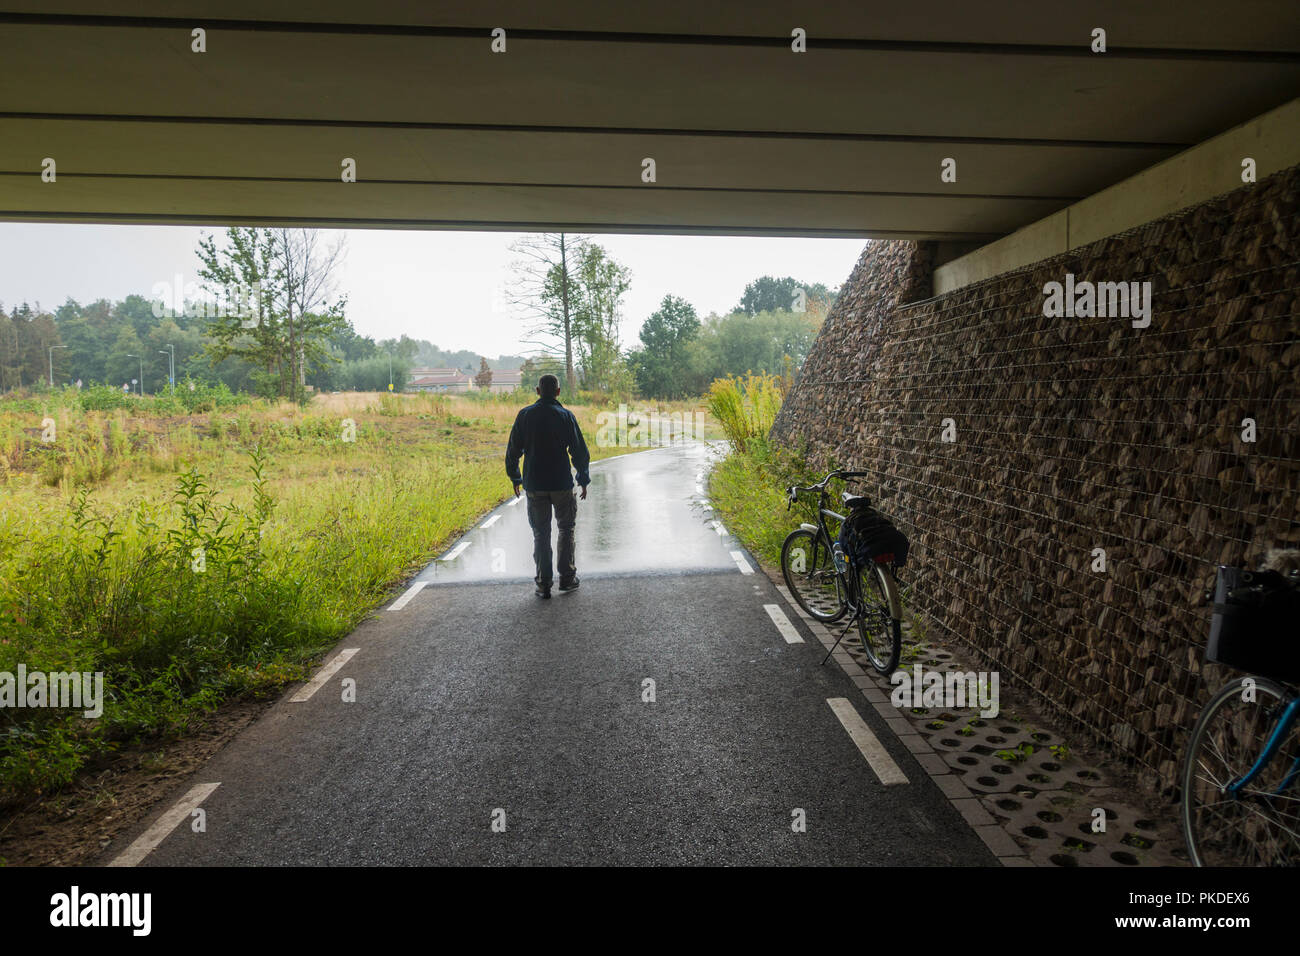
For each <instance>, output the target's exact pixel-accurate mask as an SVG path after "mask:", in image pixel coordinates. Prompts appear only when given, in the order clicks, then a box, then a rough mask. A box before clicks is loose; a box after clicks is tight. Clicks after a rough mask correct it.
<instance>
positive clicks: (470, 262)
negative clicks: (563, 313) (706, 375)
mask: <svg viewBox="0 0 1300 956" xmlns="http://www.w3.org/2000/svg"><path fill="white" fill-rule="evenodd" d="M204 231H211V232H217V233H221V232H224V230H223V229H221V228H214V229H211V230H204V229H200V228H194V227H189V226H114V225H80V224H77V225H70V224H68V225H65V224H50V223H0V303H2V304H3V305H4V308H5V310H6V311H8V310H10V309H12V308H13V306H15V305H17V304H20V303H22V302H24V301H26V302H29V303H31V304H32V305H33V306H35V304H36V303H37V302H39V303H40V305H41V307H42V308H44V309H47V310H49V311H53V310H54V309H56V308H58V306H60V305H62V304H63V303H64V301H66V300H67V298H68V297H69V296H71V297H72V298H74V299H76V300H77V301H78V302H80V303H82V304H83V305H85V304H87V303H90V302H93V301H94V300H95V299H100V298H107V299H112V300H114V301H116V300H119V299H123V298H125V297H126V296H127V295H130V294H131V293H136V294H139V295H143V296H145V297H151V290H152V288H153V286H154V284H155V283H159V282H167V283H173V282H174V276H175V274H176V273H178V272H179V273H181V274H182V275H183V277H184V279H183V281H185V282H191V281H195V282H196V281H197V280H198V275H197V268H198V259H197V258H196V257H195V255H194V250H195V248H196V247H197V244H198V239H199V236H200V235H201V234H202V233H203V232H204ZM332 236H333V234H332V233H330V234H329V236H328V238H331V239H332ZM347 236H348V239H347V245H348V254H347V259H346V261H345V263H344V266H343V270H342V272H341V275H340V281H339V291H341V292H346V293H348V310H347V314H348V318H349V319H351V321H352V325H353V327H354V328H355V329H356V330H357V332H358V333H360V334H361V335H368V336H371V337H372V338H374V339H375V340H379V339H383V338H395V337H397V336H400V335H402V334H403V333H405V334H406V335H409V336H411V337H412V338H417V339H427V340H429V341H431V342H433V343H434V344H435V345H437V346H439V347H440V348H444V349H450V350H455V349H470V350H473V351H476V352H479V353H481V354H485V355H487V356H489V357H491V358H496V357H497V356H498V355H501V354H527V353H528V352H531V351H534V349H531V348H528V347H527V346H525V345H524V344H523V342H522V340H523V339H524V338H526V336H525V334H524V331H525V328H526V323H525V322H523V321H522V320H520V319H519V318H516V317H514V316H512V315H511V314H510V313H509V312H508V311H505V310H504V309H505V307H504V305H503V302H502V297H501V291H500V290H502V289H503V288H504V287H505V285H506V283H507V281H508V279H509V275H510V264H511V262H512V261H514V259H515V258H516V257H515V256H513V255H512V254H511V253H510V252H509V249H508V247H509V245H510V244H511V243H512V242H514V241H515V240H516V239H517V238H519V236H518V234H516V233H504V232H416V231H409V230H402V231H384V230H376V229H351V230H347ZM592 239H593V240H594V241H595V242H597V243H599V244H600V245H603V246H604V247H605V248H606V250H608V252H609V253H610V255H612V256H613V257H614V259H616V260H617V261H618V262H620V263H622V264H623V265H625V266H627V267H628V268H629V269H631V271H632V285H631V288H630V289H629V290H628V293H627V295H626V296H625V297H624V299H623V345H624V347H628V346H632V345H635V344H636V343H637V333H638V331H639V330H640V328H641V323H642V322H643V321H645V319H646V317H647V316H648V315H649V314H650V313H651V312H653V311H654V310H655V309H656V308H657V307H658V305H659V302H660V300H661V299H662V298H663V297H664V295H666V294H668V293H672V294H674V295H679V296H682V297H683V298H685V299H686V300H687V301H688V302H690V303H691V304H692V305H694V306H695V309H696V311H697V312H698V313H699V315H700V317H701V318H703V317H704V316H706V315H708V314H709V313H710V312H719V313H725V312H727V311H729V310H730V309H731V308H732V307H733V306H735V304H736V303H737V302H738V301H740V296H741V294H742V293H743V292H744V289H745V285H746V284H747V283H749V282H751V281H752V280H754V279H756V278H758V277H759V276H762V275H773V276H778V277H779V276H787V275H789V276H794V277H795V278H796V279H799V280H800V281H803V282H809V283H812V282H822V283H825V284H826V285H827V286H831V287H834V286H837V285H839V284H840V283H842V282H843V281H844V280H845V279H847V278H848V275H849V271H850V270H851V269H852V268H853V264H854V263H855V262H856V261H857V258H858V256H859V254H860V253H861V252H862V248H863V246H864V244H865V242H864V240H861V239H774V238H754V237H719V236H632V235H597V236H593V237H592Z"/></svg>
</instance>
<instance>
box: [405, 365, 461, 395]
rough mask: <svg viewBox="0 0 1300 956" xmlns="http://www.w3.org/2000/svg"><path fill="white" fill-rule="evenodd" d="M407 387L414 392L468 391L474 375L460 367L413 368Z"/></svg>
mask: <svg viewBox="0 0 1300 956" xmlns="http://www.w3.org/2000/svg"><path fill="white" fill-rule="evenodd" d="M406 387H407V388H408V389H410V390H411V391H414V392H468V391H470V390H471V389H473V388H474V376H473V375H470V374H468V373H467V372H462V371H461V370H460V369H458V368H413V369H411V377H410V379H409V380H408V381H407V383H406Z"/></svg>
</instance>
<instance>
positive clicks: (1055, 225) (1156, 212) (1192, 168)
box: [934, 99, 1300, 295]
mask: <svg viewBox="0 0 1300 956" xmlns="http://www.w3.org/2000/svg"><path fill="white" fill-rule="evenodd" d="M1247 157H1249V158H1251V159H1254V160H1255V163H1256V178H1257V179H1263V178H1264V177H1265V176H1269V175H1272V174H1273V173H1276V172H1279V171H1280V170H1283V169H1288V168H1290V167H1291V166H1295V165H1297V164H1300V99H1295V100H1292V101H1291V102H1289V103H1284V104H1283V105H1282V106H1279V107H1278V108H1277V109H1274V110H1270V111H1269V112H1267V113H1265V114H1263V115H1262V116H1258V117H1256V118H1255V119H1253V120H1250V121H1249V122H1246V123H1242V124H1241V125H1240V126H1236V127H1234V128H1233V129H1230V130H1228V131H1227V132H1225V133H1222V134H1220V135H1218V136H1215V137H1214V138H1212V139H1209V140H1206V141H1205V142H1204V143H1200V144H1198V145H1196V146H1193V147H1192V148H1191V149H1187V150H1184V151H1183V152H1181V153H1179V154H1178V155H1176V156H1172V157H1170V158H1169V159H1167V160H1164V161H1163V162H1160V163H1157V164H1155V165H1154V166H1152V167H1151V168H1150V169H1146V170H1143V171H1142V172H1140V173H1138V174H1136V175H1134V176H1130V177H1129V178H1128V179H1125V180H1123V181H1122V182H1119V183H1116V184H1115V185H1114V186H1110V187H1108V188H1106V189H1103V190H1101V191H1100V192H1098V193H1096V194H1095V195H1092V196H1089V197H1087V198H1086V199H1082V200H1080V201H1079V202H1076V203H1074V204H1073V205H1070V206H1067V207H1066V208H1065V209H1062V210H1060V211H1058V212H1054V213H1052V214H1051V215H1050V216H1047V217H1046V218H1043V219H1040V220H1038V221H1037V222H1033V223H1031V224H1029V225H1028V226H1025V227H1024V228H1022V229H1018V230H1016V231H1015V232H1013V233H1012V234H1011V235H1009V236H1005V237H1003V238H1002V239H998V240H996V241H994V242H991V243H989V244H988V245H986V246H982V247H981V248H979V249H977V250H975V251H974V252H971V253H969V254H967V255H964V256H961V257H959V258H957V259H954V260H953V261H951V262H948V263H946V264H944V265H942V266H939V267H938V268H937V269H935V271H934V294H935V295H943V294H944V293H945V292H951V291H953V290H954V289H960V288H961V287H962V286H967V285H970V284H972V283H975V282H981V281H983V280H984V279H989V278H992V277H993V276H996V275H1001V274H1002V273H1004V272H1010V271H1012V270H1014V269H1019V268H1021V267H1022V266H1027V265H1030V264H1032V263H1035V262H1039V261H1041V260H1043V259H1050V258H1051V257H1052V256H1056V255H1060V254H1062V253H1065V252H1069V251H1070V250H1071V249H1078V248H1079V247H1080V246H1086V245H1088V244H1089V243H1092V242H1096V241H1097V240H1098V239H1104V238H1106V237H1107V236H1113V235H1115V234H1116V233H1120V232H1124V231H1125V230H1128V229H1132V228H1134V227H1136V226H1140V225H1142V224H1143V223H1147V222H1151V221H1152V220H1154V219H1160V218H1162V217H1164V216H1168V215H1170V214H1171V213H1175V212H1177V211H1178V210H1180V209H1186V208H1187V207H1189V206H1194V205H1196V204H1197V203H1201V202H1204V201H1206V200H1207V199H1213V198H1214V197H1215V196H1221V195H1223V194H1224V193H1228V192H1231V191H1232V190H1234V189H1237V188H1238V187H1240V186H1241V185H1242V180H1241V175H1242V160H1243V159H1245V158H1247Z"/></svg>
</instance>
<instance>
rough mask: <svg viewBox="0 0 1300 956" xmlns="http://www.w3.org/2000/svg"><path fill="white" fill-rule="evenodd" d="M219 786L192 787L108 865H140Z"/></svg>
mask: <svg viewBox="0 0 1300 956" xmlns="http://www.w3.org/2000/svg"><path fill="white" fill-rule="evenodd" d="M219 786H221V784H219V783H200V784H198V785H197V786H195V787H191V788H190V791H189V793H187V794H185V796H183V797H181V798H180V799H179V800H177V801H176V803H175V804H174V805H173V806H172V808H171V809H170V810H168V811H167V812H166V813H164V814H163V815H162V816H160V817H159V818H158V819H157V820H155V821H154V823H153V826H151V827H150V828H149V829H148V830H145V831H144V833H142V834H140V835H139V836H138V837H136V839H135V842H134V843H132V844H131V845H130V846H129V847H127V848H126V849H125V850H123V851H122V852H121V853H119V854H118V855H117V856H115V857H114V858H113V860H112V862H110V863H109V864H108V865H109V866H137V865H139V863H140V861H142V860H143V859H144V858H145V857H146V856H148V855H149V854H150V853H152V852H153V851H154V850H155V849H157V847H158V844H159V843H162V841H163V840H165V839H167V835H168V834H169V833H171V832H172V831H173V830H175V829H176V827H177V825H179V824H180V822H181V821H182V820H184V819H185V818H186V817H188V816H189V815H190V814H191V813H193V812H194V811H195V809H197V808H198V805H199V804H200V803H202V802H203V801H204V800H206V799H208V797H209V796H211V795H212V791H213V790H216V789H217V787H219Z"/></svg>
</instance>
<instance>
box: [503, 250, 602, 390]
mask: <svg viewBox="0 0 1300 956" xmlns="http://www.w3.org/2000/svg"><path fill="white" fill-rule="evenodd" d="M586 245H587V239H586V238H585V237H583V236H574V235H570V234H568V233H563V232H558V233H555V232H544V233H538V234H536V235H532V236H528V237H526V238H524V239H521V240H519V241H518V242H516V243H515V244H514V245H512V246H511V247H510V251H511V252H513V253H515V255H517V256H518V257H519V258H518V259H517V260H516V261H515V262H513V263H512V264H511V267H510V268H511V272H512V274H513V278H512V280H511V284H510V287H509V289H508V290H507V296H508V298H509V301H510V305H511V307H512V308H514V309H517V310H519V311H521V312H523V313H524V315H525V316H526V318H527V319H528V321H529V322H530V323H531V325H530V327H529V329H528V334H529V335H530V336H534V339H532V340H529V341H527V343H526V344H529V345H534V346H536V347H538V348H540V349H542V351H544V352H547V353H550V354H555V353H559V354H562V355H563V356H564V378H565V387H566V388H567V389H568V391H569V394H573V393H574V392H575V391H577V387H578V377H577V373H576V371H575V369H574V364H573V359H574V346H575V344H576V342H575V340H576V338H577V330H576V329H575V314H574V313H575V306H576V301H575V300H576V292H577V290H576V285H577V282H576V281H575V277H574V272H575V267H576V263H577V261H578V259H579V258H580V257H581V254H582V250H583V249H584V248H585V247H586ZM537 338H540V339H541V341H537Z"/></svg>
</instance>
